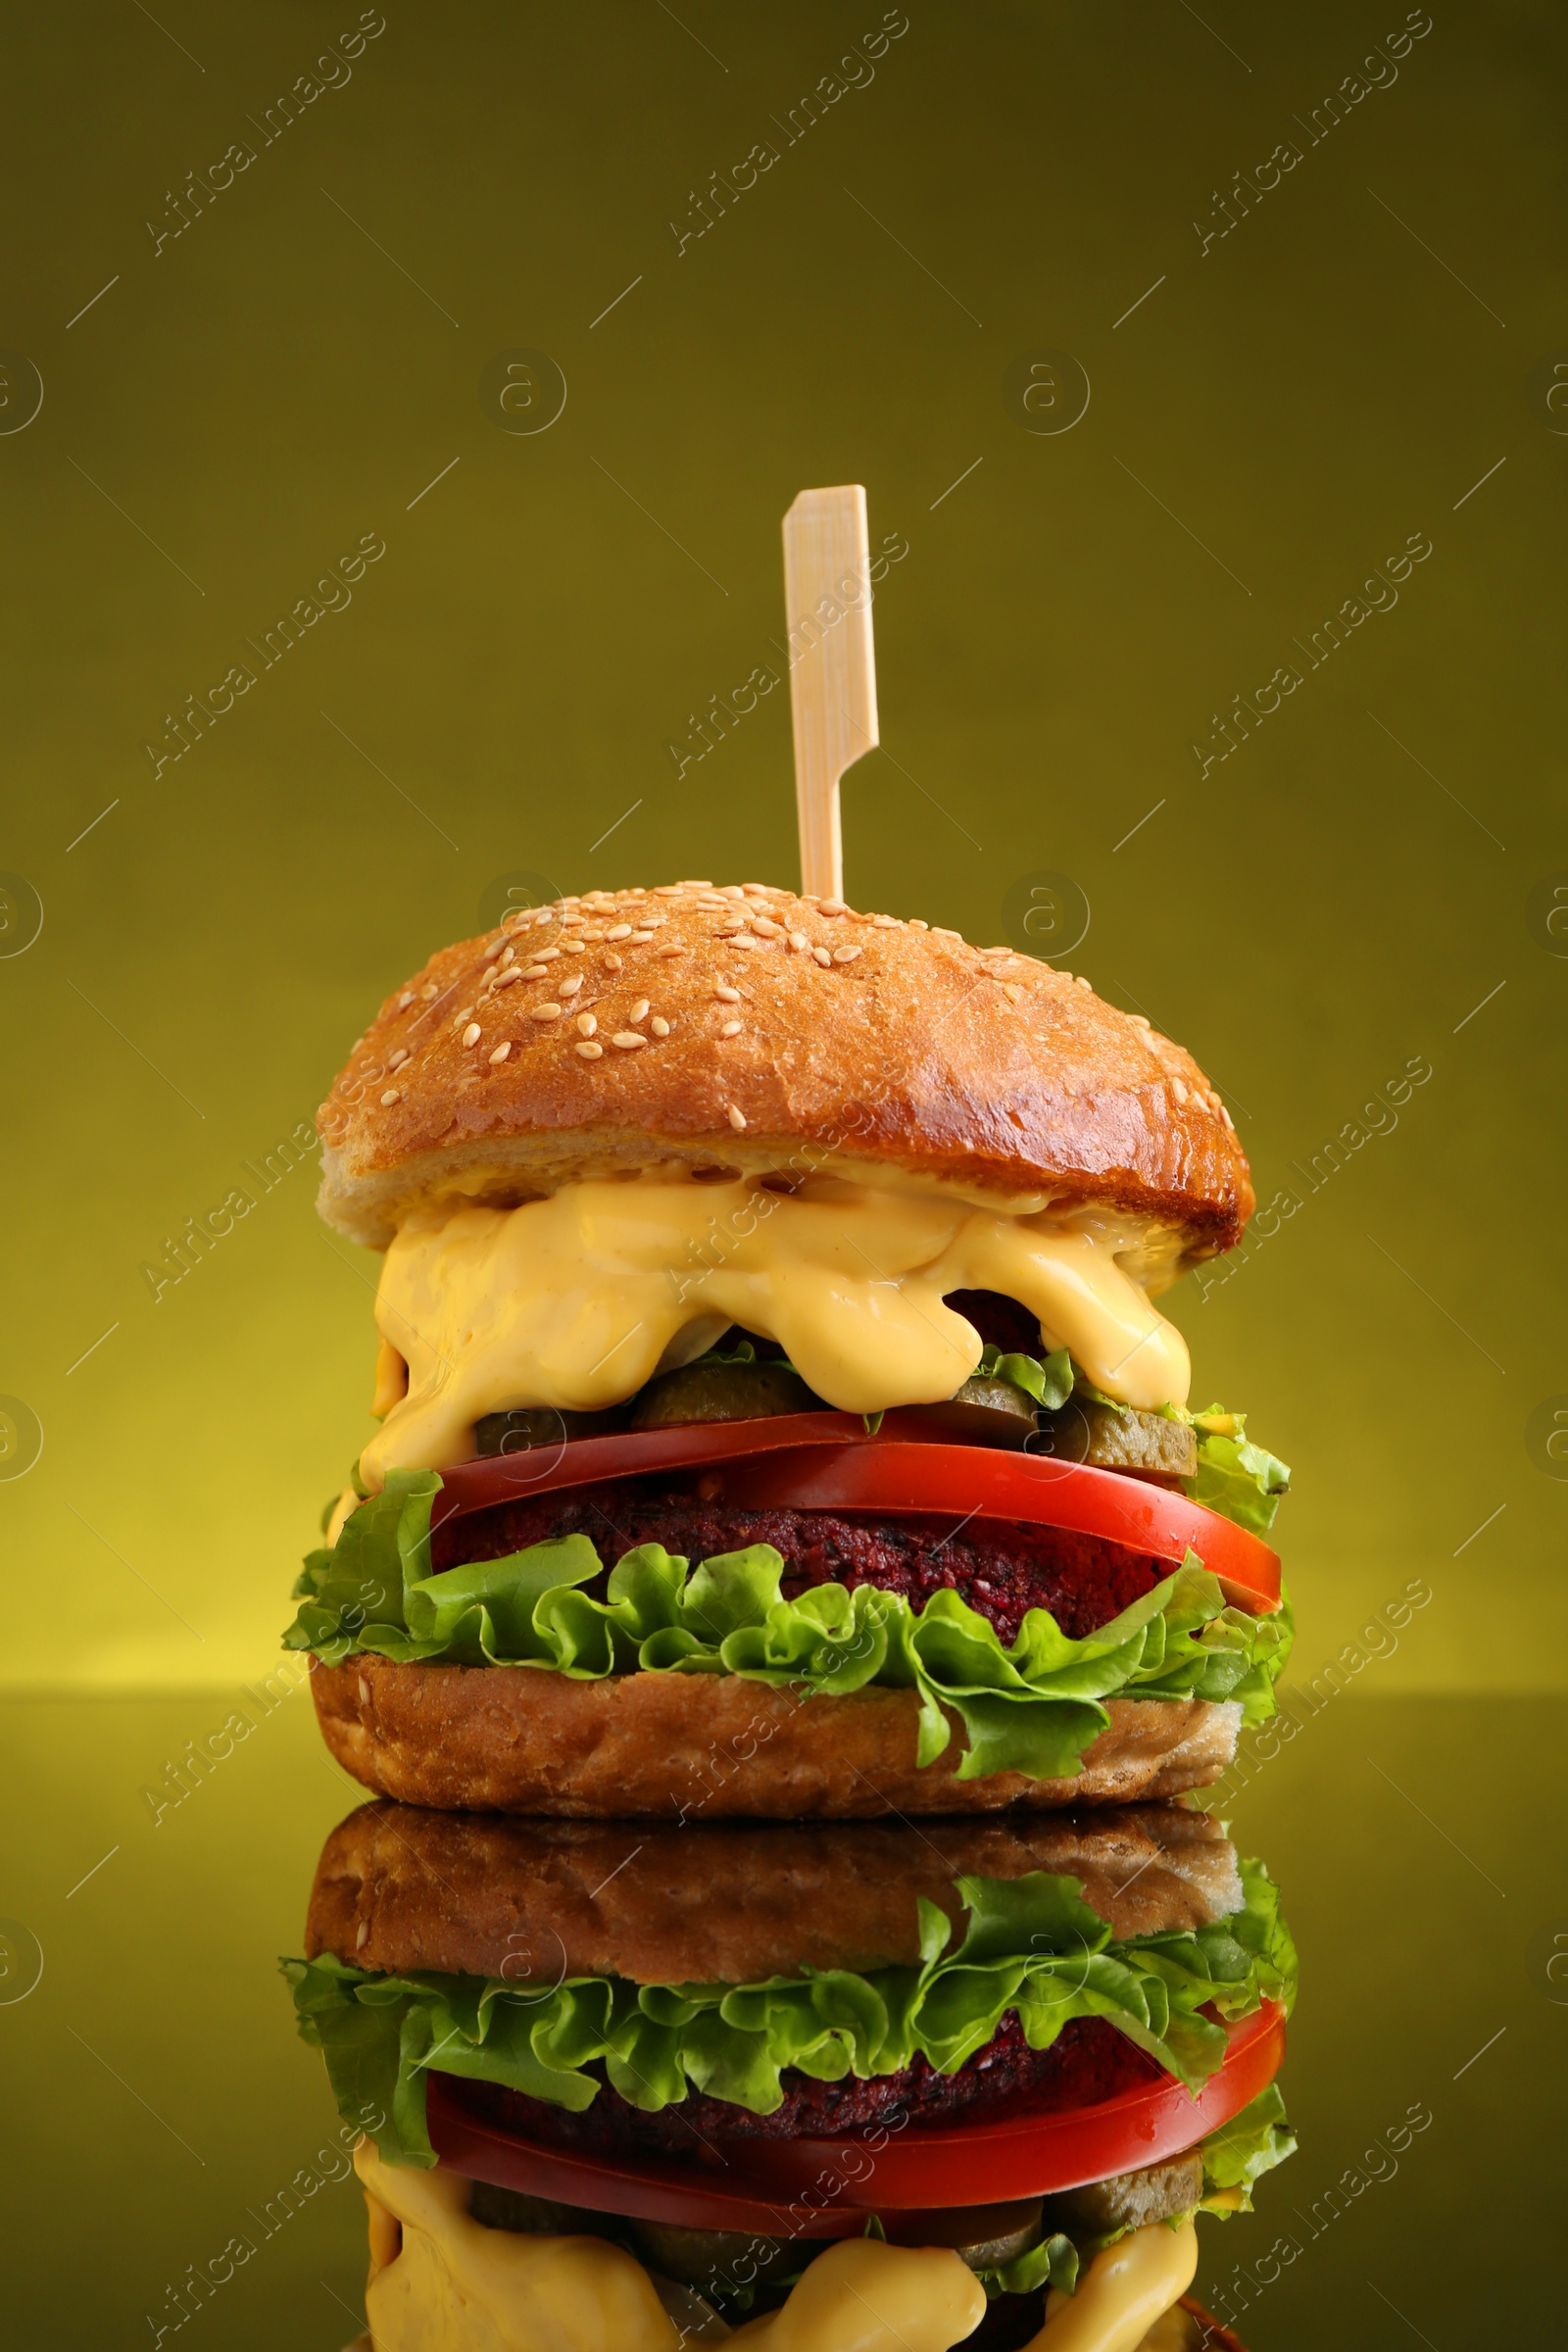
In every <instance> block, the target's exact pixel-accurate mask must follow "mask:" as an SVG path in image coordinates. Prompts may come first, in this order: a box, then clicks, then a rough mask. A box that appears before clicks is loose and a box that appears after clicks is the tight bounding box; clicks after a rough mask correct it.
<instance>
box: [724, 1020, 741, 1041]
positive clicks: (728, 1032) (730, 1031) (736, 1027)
mask: <svg viewBox="0 0 1568 2352" xmlns="http://www.w3.org/2000/svg"><path fill="white" fill-rule="evenodd" d="M740 1033H741V1025H740V1022H739V1021H726V1022H725V1023H724V1025H723V1027H722V1028H721V1029H720V1031H719V1033H718V1034H719V1036H720V1037H739V1035H740Z"/></svg>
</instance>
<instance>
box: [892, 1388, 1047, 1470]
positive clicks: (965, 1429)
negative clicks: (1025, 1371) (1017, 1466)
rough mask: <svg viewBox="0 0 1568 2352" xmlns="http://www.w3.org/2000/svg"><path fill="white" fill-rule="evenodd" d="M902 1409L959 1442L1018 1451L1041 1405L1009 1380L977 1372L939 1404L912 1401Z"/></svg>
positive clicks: (967, 1444) (1036, 1418) (1031, 1433)
mask: <svg viewBox="0 0 1568 2352" xmlns="http://www.w3.org/2000/svg"><path fill="white" fill-rule="evenodd" d="M905 1410H906V1411H907V1412H910V1413H918V1414H919V1416H920V1418H921V1420H922V1421H926V1422H929V1423H930V1425H931V1427H932V1428H933V1429H934V1430H941V1431H942V1433H943V1434H944V1436H952V1437H954V1438H956V1440H957V1441H958V1443H959V1444H960V1445H964V1446H1011V1447H1012V1448H1013V1449H1014V1451H1018V1450H1020V1449H1021V1448H1022V1447H1023V1446H1026V1445H1027V1444H1028V1443H1029V1440H1030V1439H1031V1438H1032V1437H1033V1435H1034V1432H1035V1424H1036V1422H1037V1421H1038V1419H1039V1411H1040V1408H1039V1406H1038V1405H1037V1404H1036V1403H1035V1400H1034V1398H1033V1397H1031V1396H1029V1395H1028V1394H1027V1392H1026V1391H1025V1390H1023V1389H1020V1388H1017V1387H1015V1386H1014V1384H1013V1383H1012V1382H1011V1381H1010V1380H998V1379H997V1378H996V1376H995V1375H994V1374H987V1373H984V1372H976V1373H975V1374H974V1375H973V1376H972V1378H970V1379H968V1380H966V1381H965V1382H964V1384H963V1386H962V1388H961V1389H957V1390H956V1391H955V1393H954V1394H953V1396H951V1397H944V1398H943V1400H942V1402H941V1403H940V1404H911V1405H907V1406H906V1407H905Z"/></svg>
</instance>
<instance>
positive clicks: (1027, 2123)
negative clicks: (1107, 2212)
mask: <svg viewBox="0 0 1568 2352" xmlns="http://www.w3.org/2000/svg"><path fill="white" fill-rule="evenodd" d="M1284 2055H1285V2013H1284V2011H1283V2009H1281V2008H1280V2007H1279V2006H1278V2005H1277V2003H1275V2002H1272V2001H1269V2002H1265V2004H1264V2006H1263V2007H1262V2008H1261V2009H1260V2010H1259V2011H1257V2012H1256V2014H1255V2015H1254V2016H1252V2017H1249V2018H1245V2019H1244V2020H1243V2021H1242V2023H1241V2024H1240V2025H1237V2026H1233V2027H1232V2028H1231V2031H1230V2047H1229V2049H1228V2050H1227V2052H1226V2055H1225V2058H1224V2061H1223V2063H1222V2064H1221V2066H1220V2068H1219V2071H1218V2072H1217V2073H1216V2074H1213V2075H1211V2076H1210V2077H1209V2079H1208V2081H1207V2082H1205V2083H1204V2085H1203V2087H1202V2089H1201V2091H1200V2092H1199V2093H1198V2096H1197V2097H1196V2098H1194V2097H1193V2096H1192V2094H1191V2093H1190V2092H1189V2091H1188V2090H1186V2089H1185V2088H1184V2087H1183V2085H1182V2084H1181V2083H1180V2082H1176V2081H1175V2080H1174V2079H1173V2078H1172V2077H1171V2076H1169V2075H1162V2076H1161V2077H1160V2078H1159V2079H1158V2081H1157V2082H1150V2083H1145V2084H1141V2085H1140V2086H1139V2087H1138V2088H1137V2089H1135V2090H1124V2091H1120V2092H1118V2094H1117V2095H1116V2097H1115V2098H1113V2099H1104V2100H1102V2101H1101V2102H1100V2103H1099V2104H1098V2105H1096V2106H1093V2107H1078V2108H1068V2109H1065V2110H1064V2111H1063V2112H1061V2113H1060V2114H1055V2115H1033V2116H1018V2117H1012V2118H1010V2119H1009V2120H1008V2121H1006V2122H1005V2123H997V2124H969V2125H959V2126H956V2128H954V2129H953V2130H951V2131H906V2132H903V2133H899V2134H892V2133H888V2132H887V2131H886V2129H885V2127H881V2128H876V2129H873V2130H871V2131H867V2132H866V2133H864V2134H863V2135H857V2134H855V2133H853V2132H845V2133H844V2134H842V2135H841V2136H840V2137H838V2138H835V2139H775V2140H768V2139H758V2140H749V2141H746V2142H745V2143H744V2153H742V2152H741V2151H740V2150H736V2151H734V2162H733V2166H732V2169H731V2171H730V2174H729V2177H728V2178H727V2179H724V2180H714V2179H713V2178H712V2176H711V2175H710V2174H706V2173H699V2172H697V2171H696V2170H694V2169H693V2168H691V2167H689V2166H685V2165H681V2164H678V2163H676V2162H675V2161H674V2160H673V2159H671V2158H667V2157H662V2158H661V2159H660V2160H659V2161H658V2162H657V2163H647V2162H640V2161H639V2160H638V2159H636V2158H635V2157H621V2158H617V2157H594V2156H581V2155H577V2154H574V2153H570V2152H568V2151H567V2150H565V2149H562V2148H554V2147H550V2146H547V2145H546V2144H544V2143H543V2142H541V2141H537V2140H530V2139H524V2138H522V2137H520V2136H518V2135H517V2134H515V2133H513V2132H510V2131H504V2130H503V2129H502V2128H501V2127H500V2126H498V2125H495V2124H492V2123H489V2122H485V2121H481V2120H480V2119H479V2118H477V2117H475V2116H473V2115H470V2114H469V2113H468V2112H467V2110H466V2107H465V2105H464V2104H463V2089H464V2085H463V2084H462V2083H461V2082H457V2081H456V2080H455V2079H454V2078H452V2077H450V2076H445V2075H440V2074H432V2075H431V2076H430V2077H429V2081H428V2087H427V2092H426V2098H427V2108H426V2112H427V2116H428V2120H429V2128H430V2140H431V2144H432V2146H433V2147H434V2148H435V2151H436V2153H437V2155H438V2156H439V2157H440V2159H441V2162H442V2163H443V2164H444V2165H446V2166H448V2167H449V2168H450V2169H451V2170H452V2171H454V2172H459V2173H463V2174H464V2175H466V2178H467V2179H469V2180H489V2181H493V2182H494V2183H495V2184H496V2186H497V2187H500V2188H515V2189H520V2190H522V2191H523V2192H524V2193H525V2194H526V2195H529V2196H536V2197H554V2198H557V2199H559V2200H561V2201H562V2202H563V2203H564V2204H568V2205H586V2206H591V2207H592V2208H593V2209H594V2210H595V2211H597V2212H599V2213H626V2214H635V2215H637V2216H638V2217H639V2218H640V2219H641V2220H644V2221H653V2222H678V2223H681V2224H682V2225H684V2226H685V2227H686V2228H687V2229H751V2230H761V2231H763V2232H765V2233H766V2234H767V2235H769V2236H804V2237H848V2236H852V2235H858V2233H859V2231H860V2230H861V2229H863V2227H864V2224H865V2217H866V2215H867V2214H868V2213H874V2212H900V2213H903V2212H918V2211H920V2210H922V2209H924V2210H930V2209H932V2208H935V2207H941V2206H953V2205H993V2204H1001V2203H1004V2202H1006V2201H1009V2200H1011V2199H1012V2198H1015V2197H1034V2196H1041V2195H1048V2196H1049V2195H1054V2194H1055V2193H1057V2192H1059V2191H1061V2190H1063V2189H1068V2188H1079V2187H1082V2186H1083V2185H1084V2184H1085V2183H1086V2182H1088V2181H1092V2180H1108V2179H1109V2178H1110V2177H1111V2175H1112V2174H1115V2173H1128V2172H1134V2171H1137V2170H1138V2169H1139V2168H1140V2167H1142V2166H1144V2165H1150V2164H1162V2163H1164V2162H1166V2161H1167V2160H1168V2159H1169V2158H1170V2157H1172V2156H1179V2155H1181V2153H1182V2152H1183V2150H1184V2149H1187V2148H1191V2147H1193V2146H1195V2145H1196V2144H1197V2142H1198V2141H1199V2140H1201V2139H1203V2138H1205V2137H1206V2136H1207V2134H1208V2133H1209V2132H1210V2131H1217V2130H1218V2129H1219V2127H1220V2125H1221V2124H1227V2123H1229V2122H1230V2120H1231V2117H1232V2116H1233V2115H1239V2114H1240V2113H1241V2111H1242V2109H1243V2108H1244V2107H1245V2106H1246V2105H1247V2104H1248V2102H1249V2100H1250V2099H1254V2098H1256V2096H1257V2094H1258V2092H1259V2091H1260V2090H1261V2089H1262V2088H1263V2087H1264V2085H1265V2084H1266V2083H1268V2082H1272V2081H1273V2079H1274V2077H1275V2075H1276V2074H1277V2073H1278V2071H1279V2067H1280V2062H1281V2060H1282V2059H1283V2057H1284ZM743 2168H744V2172H743Z"/></svg>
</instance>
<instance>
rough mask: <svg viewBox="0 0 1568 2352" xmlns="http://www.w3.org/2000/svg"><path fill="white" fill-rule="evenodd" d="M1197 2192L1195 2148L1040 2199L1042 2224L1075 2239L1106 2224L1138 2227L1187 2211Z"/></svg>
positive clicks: (1103, 2230)
mask: <svg viewBox="0 0 1568 2352" xmlns="http://www.w3.org/2000/svg"><path fill="white" fill-rule="evenodd" d="M1202 2193H1203V2158H1202V2153H1201V2150H1200V2149H1198V2148H1190V2149H1189V2150H1188V2152H1187V2154H1186V2155H1185V2156H1173V2157H1172V2158H1171V2160H1170V2162H1169V2163H1168V2164H1151V2165H1147V2166H1145V2168H1144V2170H1143V2171H1142V2172H1137V2173H1116V2174H1113V2175H1112V2177H1111V2179H1110V2180H1095V2181H1092V2182H1091V2183H1090V2185H1089V2186H1088V2187H1087V2188H1072V2189H1068V2190H1067V2192H1066V2194H1065V2195H1063V2196H1058V2197H1048V2198H1047V2199H1046V2226H1047V2227H1048V2228H1049V2229H1064V2230H1065V2231H1066V2232H1067V2234H1068V2236H1069V2237H1074V2238H1078V2239H1080V2240H1081V2239H1084V2238H1094V2237H1104V2236H1106V2235H1107V2234H1108V2232H1109V2231H1111V2230H1112V2229H1143V2228H1144V2227H1145V2226H1146V2224H1148V2223H1150V2222H1168V2221H1170V2220H1171V2219H1172V2217H1173V2216H1174V2215H1176V2214H1178V2213H1191V2212H1192V2210H1193V2208H1194V2206H1195V2205H1196V2204H1197V2203H1198V2200H1199V2198H1200V2197H1201V2195H1202Z"/></svg>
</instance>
